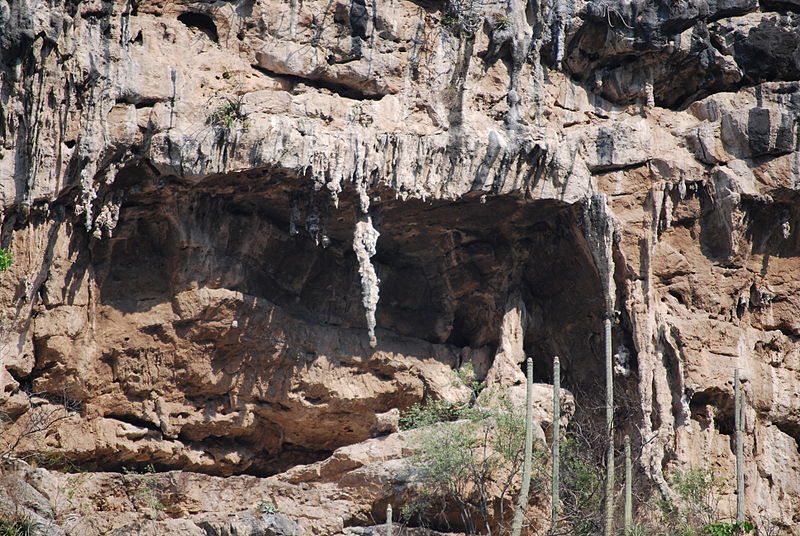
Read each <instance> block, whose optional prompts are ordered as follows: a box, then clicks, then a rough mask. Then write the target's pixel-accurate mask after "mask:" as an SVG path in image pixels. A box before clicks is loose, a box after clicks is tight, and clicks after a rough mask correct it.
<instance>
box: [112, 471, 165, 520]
mask: <svg viewBox="0 0 800 536" xmlns="http://www.w3.org/2000/svg"><path fill="white" fill-rule="evenodd" d="M122 472H123V473H124V474H125V475H126V476H128V477H130V478H131V480H129V481H128V482H129V483H130V485H131V488H132V490H131V493H130V496H131V498H132V499H134V500H135V501H136V502H138V503H139V504H138V506H139V507H142V508H147V509H152V510H159V511H160V510H163V509H164V504H163V503H162V502H161V500H160V498H159V496H158V481H157V480H156V478H155V477H154V476H152V473H155V472H156V469H155V467H154V466H153V464H152V463H151V464H147V465H146V466H145V467H144V470H143V471H137V470H136V469H128V468H127V467H123V468H122Z"/></svg>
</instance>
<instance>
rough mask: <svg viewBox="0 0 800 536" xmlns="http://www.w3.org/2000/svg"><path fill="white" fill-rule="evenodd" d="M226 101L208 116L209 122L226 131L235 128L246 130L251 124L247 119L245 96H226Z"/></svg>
mask: <svg viewBox="0 0 800 536" xmlns="http://www.w3.org/2000/svg"><path fill="white" fill-rule="evenodd" d="M224 101H225V102H223V103H222V104H221V105H219V106H218V107H217V108H216V109H214V111H213V112H211V115H209V116H208V119H207V122H208V124H210V125H212V126H214V127H217V128H219V129H222V130H225V131H226V132H230V131H231V130H233V129H234V128H238V129H240V130H241V131H242V132H246V131H247V130H248V129H249V128H250V124H249V123H248V121H247V113H245V111H244V99H243V97H241V96H239V97H235V98H233V97H224Z"/></svg>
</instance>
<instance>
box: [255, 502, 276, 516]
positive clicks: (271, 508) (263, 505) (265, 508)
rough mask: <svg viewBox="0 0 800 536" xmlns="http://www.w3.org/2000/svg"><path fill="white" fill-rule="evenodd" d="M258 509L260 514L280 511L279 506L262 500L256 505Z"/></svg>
mask: <svg viewBox="0 0 800 536" xmlns="http://www.w3.org/2000/svg"><path fill="white" fill-rule="evenodd" d="M256 510H258V513H259V514H266V515H275V514H277V513H278V507H277V506H275V505H274V504H272V503H269V502H266V501H261V502H260V503H258V506H256Z"/></svg>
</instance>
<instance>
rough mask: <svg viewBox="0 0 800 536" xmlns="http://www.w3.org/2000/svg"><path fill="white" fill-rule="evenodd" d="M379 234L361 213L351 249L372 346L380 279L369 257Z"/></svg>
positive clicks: (374, 250)
mask: <svg viewBox="0 0 800 536" xmlns="http://www.w3.org/2000/svg"><path fill="white" fill-rule="evenodd" d="M379 236H380V233H379V232H378V231H377V230H376V229H375V227H373V225H372V218H371V217H370V216H369V215H362V216H361V218H360V219H359V221H358V222H356V228H355V233H354V236H353V251H355V253H356V259H358V274H359V275H360V276H361V303H363V304H364V309H365V311H366V315H367V329H368V331H369V345H370V347H372V348H375V346H377V344H378V339H377V338H375V310H376V309H377V307H378V298H379V291H380V289H379V285H380V279H378V275H377V273H376V272H375V267H374V266H373V265H372V262H371V261H370V258H372V257H373V256H374V255H375V253H376V246H377V243H378V237H379Z"/></svg>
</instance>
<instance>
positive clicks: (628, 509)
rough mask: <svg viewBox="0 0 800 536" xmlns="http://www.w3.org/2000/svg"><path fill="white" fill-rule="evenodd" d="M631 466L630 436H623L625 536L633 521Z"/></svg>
mask: <svg viewBox="0 0 800 536" xmlns="http://www.w3.org/2000/svg"><path fill="white" fill-rule="evenodd" d="M632 490H633V468H632V467H631V438H630V437H628V436H627V435H626V436H625V536H628V533H630V530H631V524H632V522H633V491H632Z"/></svg>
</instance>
